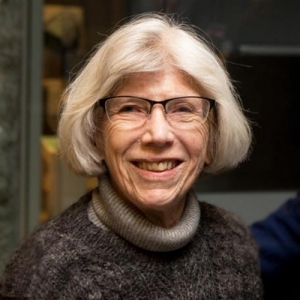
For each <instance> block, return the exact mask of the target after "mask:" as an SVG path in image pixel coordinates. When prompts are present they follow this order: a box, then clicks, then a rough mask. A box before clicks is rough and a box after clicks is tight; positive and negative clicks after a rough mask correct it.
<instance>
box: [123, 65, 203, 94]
mask: <svg viewBox="0 0 300 300" xmlns="http://www.w3.org/2000/svg"><path fill="white" fill-rule="evenodd" d="M122 94H123V95H125V94H126V95H134V96H141V97H142V96H144V97H146V96H147V97H149V98H151V97H152V98H153V97H154V99H156V98H171V97H179V96H185V95H190V96H191V95H195V96H199V89H198V88H197V86H196V84H195V83H194V81H193V80H192V78H191V77H190V76H188V75H187V74H185V73H184V72H183V71H180V70H177V69H174V68H172V69H171V68H170V69H166V70H162V71H155V72H140V73H133V74H130V75H127V76H126V78H124V80H123V81H122V85H121V87H120V88H119V90H118V91H117V95H122Z"/></svg>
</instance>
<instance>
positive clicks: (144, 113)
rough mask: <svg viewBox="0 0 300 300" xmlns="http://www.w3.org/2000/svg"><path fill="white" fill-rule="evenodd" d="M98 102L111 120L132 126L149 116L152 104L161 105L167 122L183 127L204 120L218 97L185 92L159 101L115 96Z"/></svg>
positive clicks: (137, 124) (201, 122)
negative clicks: (193, 94)
mask: <svg viewBox="0 0 300 300" xmlns="http://www.w3.org/2000/svg"><path fill="white" fill-rule="evenodd" d="M97 104H98V105H99V106H100V107H102V108H103V109H104V111H105V112H106V114H107V117H108V119H109V120H110V121H111V122H112V123H114V122H116V121H123V122H126V123H127V124H129V125H132V126H139V125H141V124H142V123H143V122H145V121H146V120H147V119H148V117H149V116H150V114H151V111H152V108H153V106H154V105H160V106H162V107H163V109H164V112H165V115H166V119H167V120H168V122H169V123H170V124H172V125H174V126H176V127H182V126H184V125H188V124H191V123H193V122H197V124H199V123H200V124H203V123H204V122H205V121H206V120H207V117H208V115H209V112H210V111H211V109H212V108H213V107H214V106H215V100H213V99H209V98H206V97H200V96H185V97H177V98H171V99H167V100H163V101H159V102H158V101H153V100H150V99H146V98H141V97H135V96H115V97H107V98H103V99H99V100H98V102H97Z"/></svg>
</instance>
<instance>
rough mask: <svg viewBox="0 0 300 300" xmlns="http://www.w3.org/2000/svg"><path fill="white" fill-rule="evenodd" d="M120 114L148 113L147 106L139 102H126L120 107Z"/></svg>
mask: <svg viewBox="0 0 300 300" xmlns="http://www.w3.org/2000/svg"><path fill="white" fill-rule="evenodd" d="M117 113H118V114H146V113H147V108H145V107H144V106H143V105H141V104H139V103H126V104H125V103H124V104H122V105H120V106H119V107H118V111H117Z"/></svg>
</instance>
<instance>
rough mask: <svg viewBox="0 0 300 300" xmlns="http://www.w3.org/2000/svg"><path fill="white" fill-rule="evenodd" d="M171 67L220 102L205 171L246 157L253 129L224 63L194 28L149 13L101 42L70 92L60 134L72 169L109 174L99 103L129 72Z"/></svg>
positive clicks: (217, 169)
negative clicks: (99, 137)
mask: <svg viewBox="0 0 300 300" xmlns="http://www.w3.org/2000/svg"><path fill="white" fill-rule="evenodd" d="M167 66H171V67H174V68H177V69H178V70H182V71H183V72H184V73H186V74H187V75H188V76H190V77H191V78H192V79H193V82H195V83H196V85H197V86H198V87H199V89H201V92H205V96H206V97H210V98H213V99H215V100H216V107H215V108H214V109H213V113H212V114H211V115H210V118H209V119H208V122H210V133H209V146H208V154H209V157H210V158H211V163H210V164H209V165H207V166H205V167H204V169H203V171H202V173H206V174H209V173H210V174H214V173H217V172H220V171H223V170H225V169H229V168H232V167H234V166H236V165H237V164H238V163H240V162H241V161H243V160H244V159H245V158H246V157H247V153H248V150H249V147H250V144H251V128H250V126H249V122H248V120H247V119H246V117H245V115H244V113H243V111H242V107H241V104H240V101H239V98H238V96H237V94H236V93H235V90H234V88H233V86H232V83H231V81H230V78H229V75H228V73H227V71H226V69H225V67H224V65H223V63H222V62H221V60H220V59H219V58H218V56H217V55H216V54H215V53H214V51H213V50H212V49H211V47H210V46H209V45H208V43H207V42H206V41H205V40H204V39H203V38H201V37H200V36H199V35H197V34H196V32H195V31H194V30H193V28H192V27H191V26H188V25H186V24H184V23H183V22H180V21H178V20H175V18H174V17H171V16H168V15H162V14H146V15H141V16H138V17H136V18H134V19H133V20H131V21H129V22H128V23H126V24H125V25H123V26H121V27H120V28H119V29H117V30H116V31H115V32H114V33H112V34H111V35H110V36H109V37H108V38H107V39H106V40H105V41H104V42H103V43H101V44H99V46H98V47H97V49H96V51H95V53H94V54H93V55H92V57H91V58H90V60H89V61H88V63H87V64H86V65H85V67H84V68H83V69H82V70H81V72H80V73H79V74H78V76H77V78H76V79H75V80H74V81H73V82H72V83H71V84H70V85H69V86H68V88H67V89H66V92H65V95H64V100H63V111H62V115H61V119H60V122H59V129H58V136H59V147H60V153H61V155H62V157H63V158H64V160H65V161H66V162H67V163H68V164H69V166H70V167H71V169H73V170H74V171H75V172H76V173H78V174H82V175H85V176H98V175H100V174H101V173H103V172H105V171H106V169H105V167H104V164H103V163H102V160H103V157H101V155H100V151H99V149H98V148H97V146H96V144H95V140H94V139H95V134H96V132H97V126H99V124H96V122H95V120H94V110H95V103H96V102H97V101H98V99H100V98H103V97H106V96H109V95H113V93H114V92H115V91H116V90H117V89H118V88H120V85H121V84H122V80H123V79H124V78H125V77H126V76H127V75H129V74H132V73H136V72H153V71H160V70H163V69H164V68H165V67H167Z"/></svg>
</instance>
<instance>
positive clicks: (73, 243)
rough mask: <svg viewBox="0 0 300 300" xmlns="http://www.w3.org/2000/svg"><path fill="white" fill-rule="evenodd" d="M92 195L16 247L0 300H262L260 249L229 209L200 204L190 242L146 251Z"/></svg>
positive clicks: (0, 288) (0, 283) (0, 287)
mask: <svg viewBox="0 0 300 300" xmlns="http://www.w3.org/2000/svg"><path fill="white" fill-rule="evenodd" d="M93 194H94V195H95V191H94V193H88V194H87V195H85V196H84V197H82V198H81V199H80V200H79V201H78V202H77V203H75V204H74V205H72V206H71V207H70V208H69V209H67V210H66V211H65V212H64V213H62V214H61V215H60V216H58V217H56V218H54V219H53V220H51V221H50V222H48V223H47V224H44V225H43V226H42V227H40V228H39V229H38V230H36V231H35V232H34V233H33V234H32V235H31V236H30V237H29V238H28V239H27V240H26V241H25V242H24V243H23V244H22V245H21V246H20V247H19V248H18V249H17V251H16V252H15V254H14V255H13V256H12V258H11V260H10V262H9V263H8V265H7V267H6V270H5V272H4V274H3V275H2V277H1V279H0V299H34V300H43V299H51V300H55V299H60V300H64V299H68V300H70V299H87V300H88V299H157V300H158V299H159V300H164V299H166V300H167V299H184V300H188V299H198V300H199V299H200V300H214V299H233V300H239V299H240V300H252V299H262V288H261V281H260V277H259V267H258V262H257V249H256V247H255V245H254V242H253V240H252V238H251V236H250V234H249V232H248V229H247V228H246V227H245V226H244V225H243V224H242V223H241V222H240V221H239V220H238V219H237V218H235V217H234V216H232V215H231V214H229V213H227V212H225V211H224V210H222V209H220V208H217V207H214V206H212V205H210V204H207V203H204V202H197V203H198V205H199V207H200V211H201V218H200V222H199V223H198V226H197V230H196V231H195V233H194V234H193V236H192V237H191V239H190V241H189V242H188V243H186V245H185V246H180V248H179V249H176V250H171V251H164V252H161V251H150V250H145V249H144V248H142V247H141V246H137V245H135V243H133V242H129V241H128V240H127V239H125V238H124V237H123V235H122V234H119V233H118V232H114V231H113V230H115V229H113V230H112V229H111V228H109V227H108V226H107V224H105V221H103V220H102V219H101V214H98V213H97V212H99V209H98V208H96V209H95V208H93V205H92V201H91V199H92V198H94V199H93V202H94V201H95V199H97V197H95V196H93ZM108 197H110V196H108ZM99 218H100V219H99ZM116 222H118V220H116ZM136 224H137V226H139V225H138V224H139V223H138V222H137V223H136ZM139 230H141V231H143V228H142V227H141V228H139ZM140 236H142V235H140Z"/></svg>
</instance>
